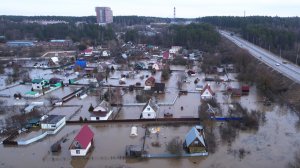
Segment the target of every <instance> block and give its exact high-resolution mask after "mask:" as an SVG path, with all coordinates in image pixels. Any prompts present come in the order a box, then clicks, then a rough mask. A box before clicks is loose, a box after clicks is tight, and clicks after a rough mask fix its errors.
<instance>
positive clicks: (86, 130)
mask: <svg viewBox="0 0 300 168" xmlns="http://www.w3.org/2000/svg"><path fill="white" fill-rule="evenodd" d="M93 138H94V133H93V131H92V130H91V129H90V127H89V126H88V125H84V126H83V127H82V128H81V130H80V131H79V133H78V134H77V135H76V137H75V138H74V140H73V142H72V144H71V146H70V148H69V150H70V153H71V156H85V155H86V154H87V153H88V151H89V149H90V148H91V146H92V144H93Z"/></svg>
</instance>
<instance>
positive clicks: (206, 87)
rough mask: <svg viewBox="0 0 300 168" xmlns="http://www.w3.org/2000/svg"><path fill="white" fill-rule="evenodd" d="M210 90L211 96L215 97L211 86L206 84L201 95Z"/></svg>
mask: <svg viewBox="0 0 300 168" xmlns="http://www.w3.org/2000/svg"><path fill="white" fill-rule="evenodd" d="M206 89H208V91H209V92H210V94H211V95H214V94H215V93H214V92H213V91H212V90H211V88H210V86H209V85H208V84H206V85H205V86H204V88H203V90H202V92H201V94H203V93H204V92H205V90H206Z"/></svg>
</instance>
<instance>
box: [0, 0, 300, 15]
mask: <svg viewBox="0 0 300 168" xmlns="http://www.w3.org/2000/svg"><path fill="white" fill-rule="evenodd" d="M0 4H1V5H0V15H27V16H32V15H57V16H90V15H95V10H94V8H95V7H96V6H108V7H111V9H112V10H113V14H114V15H115V16H116V15H139V16H158V17H173V8H174V6H175V7H176V17H181V18H195V17H202V16H243V15H244V11H246V15H247V16H249V15H263V16H285V17H286V16H300V0H218V1H217V0H149V1H145V0H0Z"/></svg>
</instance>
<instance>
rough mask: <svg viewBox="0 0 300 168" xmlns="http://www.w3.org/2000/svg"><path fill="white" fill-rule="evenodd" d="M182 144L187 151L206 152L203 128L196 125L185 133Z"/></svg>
mask: <svg viewBox="0 0 300 168" xmlns="http://www.w3.org/2000/svg"><path fill="white" fill-rule="evenodd" d="M183 146H184V148H185V149H186V150H187V151H188V152H189V153H201V152H207V150H206V144H205V136H204V129H203V127H202V126H201V125H196V126H195V127H193V128H192V129H191V130H190V131H189V132H188V133H187V134H186V136H185V140H184V143H183Z"/></svg>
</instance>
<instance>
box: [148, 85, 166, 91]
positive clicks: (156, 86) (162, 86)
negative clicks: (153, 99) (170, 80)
mask: <svg viewBox="0 0 300 168" xmlns="http://www.w3.org/2000/svg"><path fill="white" fill-rule="evenodd" d="M165 87H166V85H165V84H164V83H155V84H154V86H153V87H151V90H152V91H153V92H157V93H164V92H165Z"/></svg>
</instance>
